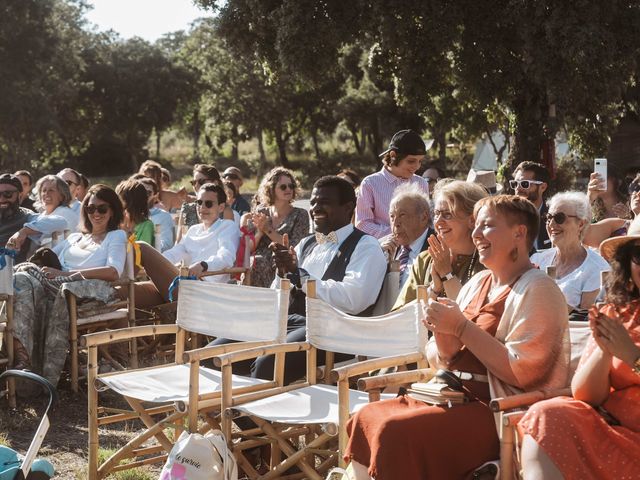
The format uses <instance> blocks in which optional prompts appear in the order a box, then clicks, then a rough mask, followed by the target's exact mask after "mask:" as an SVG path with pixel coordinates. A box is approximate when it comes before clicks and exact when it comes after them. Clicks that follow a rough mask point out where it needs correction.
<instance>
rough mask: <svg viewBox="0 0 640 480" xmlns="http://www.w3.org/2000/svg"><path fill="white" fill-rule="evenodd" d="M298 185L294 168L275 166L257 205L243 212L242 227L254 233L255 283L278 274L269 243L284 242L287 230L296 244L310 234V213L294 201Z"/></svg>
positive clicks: (268, 281) (260, 284) (263, 184)
mask: <svg viewBox="0 0 640 480" xmlns="http://www.w3.org/2000/svg"><path fill="white" fill-rule="evenodd" d="M298 188H299V187H298V183H297V182H296V179H295V177H294V176H293V172H291V171H290V170H287V169H286V168H283V167H276V168H274V169H273V170H271V171H270V172H268V173H267V174H266V175H265V177H264V178H263V179H262V182H260V187H259V188H258V195H257V197H258V206H257V207H256V208H255V210H254V211H253V212H250V213H245V214H244V215H243V216H242V220H241V222H240V223H241V225H242V228H244V229H245V231H246V232H249V233H254V234H255V243H254V245H256V248H255V270H254V272H253V274H252V276H251V283H252V284H253V285H254V286H256V287H269V286H270V285H271V282H273V278H274V277H275V270H274V268H273V265H272V252H271V250H269V244H271V243H272V242H276V243H280V244H281V243H282V238H283V235H284V234H285V233H286V234H287V235H288V237H289V245H290V246H292V247H295V246H296V245H297V244H298V242H299V241H300V240H302V239H303V238H304V237H306V236H307V235H308V234H309V214H308V213H307V211H306V210H304V209H303V208H297V207H294V206H293V205H292V203H293V201H294V200H295V199H296V194H297V191H298Z"/></svg>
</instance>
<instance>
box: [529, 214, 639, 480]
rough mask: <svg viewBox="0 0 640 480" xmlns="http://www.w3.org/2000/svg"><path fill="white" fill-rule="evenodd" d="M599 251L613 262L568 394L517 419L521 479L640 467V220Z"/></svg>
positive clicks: (604, 474) (604, 475)
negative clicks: (602, 301)
mask: <svg viewBox="0 0 640 480" xmlns="http://www.w3.org/2000/svg"><path fill="white" fill-rule="evenodd" d="M601 253H602V255H603V257H604V258H606V259H607V260H609V261H610V262H611V264H612V270H611V273H610V274H609V276H608V278H607V283H606V296H605V302H606V303H605V304H603V305H598V306H594V307H592V308H591V310H590V311H589V327H590V328H591V338H590V339H589V341H588V343H587V346H586V348H585V351H584V352H583V354H582V358H581V360H580V364H579V366H578V369H577V371H576V374H575V375H574V377H573V381H572V382H571V390H572V392H573V398H569V397H558V398H553V399H550V400H545V401H543V402H539V403H536V404H534V405H533V406H532V407H531V408H529V411H528V412H527V414H526V415H525V417H524V418H523V419H522V420H521V421H520V424H519V428H520V431H521V433H522V434H523V435H524V439H523V442H522V467H523V472H524V478H525V479H526V480H542V479H544V480H553V479H561V478H566V479H573V478H575V479H587V478H589V479H591V478H598V479H608V478H638V475H639V474H640V290H639V289H640V221H639V220H634V221H633V223H632V224H631V226H630V227H629V232H628V236H626V237H614V238H610V239H608V240H605V241H604V242H603V243H602V246H601Z"/></svg>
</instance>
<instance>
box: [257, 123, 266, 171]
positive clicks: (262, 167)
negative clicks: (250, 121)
mask: <svg viewBox="0 0 640 480" xmlns="http://www.w3.org/2000/svg"><path fill="white" fill-rule="evenodd" d="M257 137H258V151H259V152H260V162H259V163H258V171H257V175H258V178H262V175H264V172H265V170H266V169H267V154H266V153H265V151H264V140H263V138H262V128H258V134H257Z"/></svg>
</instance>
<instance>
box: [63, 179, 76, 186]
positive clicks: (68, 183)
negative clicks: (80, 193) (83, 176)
mask: <svg viewBox="0 0 640 480" xmlns="http://www.w3.org/2000/svg"><path fill="white" fill-rule="evenodd" d="M64 183H66V184H67V185H69V186H71V185H78V184H77V183H76V182H74V181H73V180H65V181H64Z"/></svg>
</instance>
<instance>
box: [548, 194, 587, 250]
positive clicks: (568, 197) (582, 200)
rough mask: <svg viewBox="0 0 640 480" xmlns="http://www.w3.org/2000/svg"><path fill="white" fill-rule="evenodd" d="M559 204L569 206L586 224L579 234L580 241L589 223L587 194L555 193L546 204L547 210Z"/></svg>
mask: <svg viewBox="0 0 640 480" xmlns="http://www.w3.org/2000/svg"><path fill="white" fill-rule="evenodd" d="M559 203H564V204H566V205H571V206H572V207H573V208H574V209H575V211H576V217H578V218H579V219H580V220H584V221H585V222H586V225H585V228H583V229H582V231H581V232H580V240H582V239H583V237H584V234H585V233H586V231H587V228H586V226H587V225H589V224H590V223H591V205H590V203H589V197H587V194H586V193H584V192H576V191H570V192H560V193H556V194H555V195H554V196H553V197H551V198H550V199H549V201H548V202H547V205H548V206H549V210H551V209H552V208H553V207H555V206H557V205H558V204H559Z"/></svg>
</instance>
